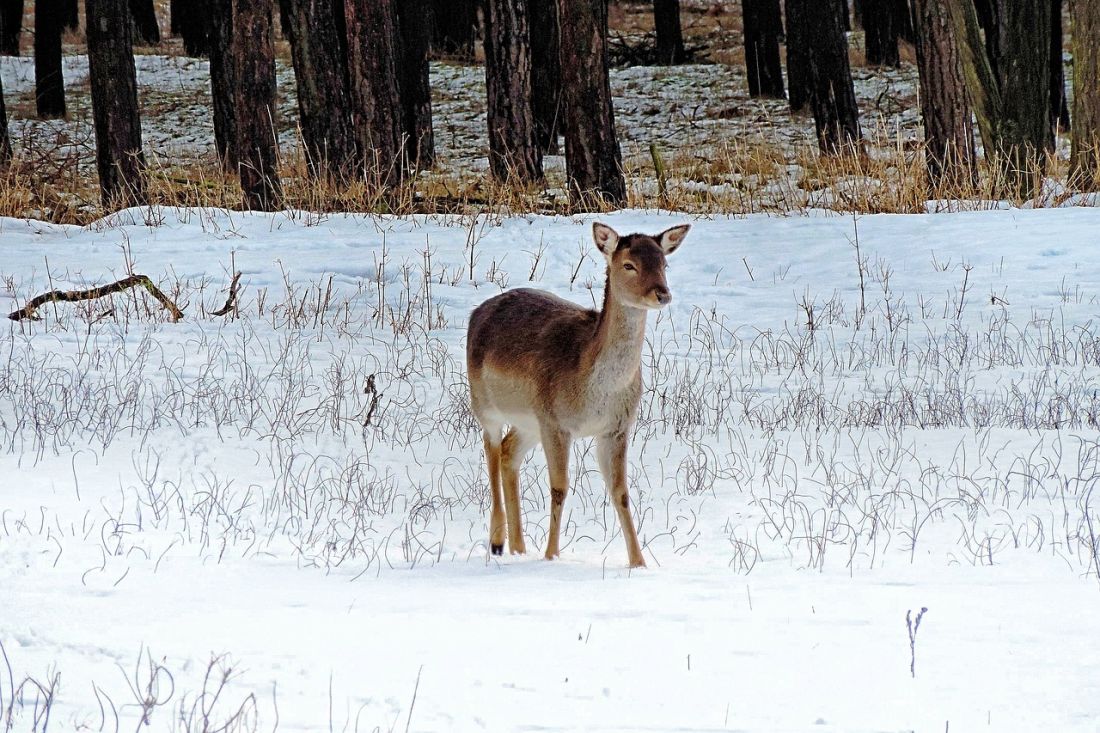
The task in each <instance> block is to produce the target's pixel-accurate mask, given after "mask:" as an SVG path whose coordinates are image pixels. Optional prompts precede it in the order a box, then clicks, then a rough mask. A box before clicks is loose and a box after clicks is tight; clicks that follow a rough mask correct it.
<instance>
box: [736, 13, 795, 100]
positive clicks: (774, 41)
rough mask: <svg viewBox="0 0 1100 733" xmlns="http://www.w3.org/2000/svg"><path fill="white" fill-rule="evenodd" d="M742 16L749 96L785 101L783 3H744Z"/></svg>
mask: <svg viewBox="0 0 1100 733" xmlns="http://www.w3.org/2000/svg"><path fill="white" fill-rule="evenodd" d="M741 12H742V16H743V18H744V26H745V33H744V35H745V66H746V67H747V70H748V76H749V96H750V97H775V98H776V99H783V97H784V96H785V95H784V93H783V67H782V64H781V63H780V60H779V37H780V36H781V35H783V17H782V15H781V13H780V10H779V0H741Z"/></svg>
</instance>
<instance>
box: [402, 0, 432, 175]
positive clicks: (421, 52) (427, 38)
mask: <svg viewBox="0 0 1100 733" xmlns="http://www.w3.org/2000/svg"><path fill="white" fill-rule="evenodd" d="M396 9H397V25H398V26H399V27H400V31H401V41H400V44H399V45H400V47H401V51H400V63H399V64H398V70H397V72H398V78H397V88H398V92H399V94H400V95H401V129H402V131H403V133H404V137H405V141H406V143H405V145H406V148H407V150H408V158H409V164H410V165H411V166H413V167H414V168H415V169H417V170H426V169H429V168H431V167H432V164H433V163H434V162H435V135H434V132H433V130H432V87H431V67H430V65H429V63H428V55H429V52H430V51H431V44H432V25H431V17H432V16H431V13H432V6H431V3H430V2H429V0H397V3H396Z"/></svg>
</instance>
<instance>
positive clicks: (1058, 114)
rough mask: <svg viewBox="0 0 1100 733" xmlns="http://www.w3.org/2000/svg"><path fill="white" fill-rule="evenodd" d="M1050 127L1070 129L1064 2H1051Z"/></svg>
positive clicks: (1060, 0) (1058, 0) (1052, 0)
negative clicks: (1063, 30) (1064, 57)
mask: <svg viewBox="0 0 1100 733" xmlns="http://www.w3.org/2000/svg"><path fill="white" fill-rule="evenodd" d="M1094 40H1100V39H1094ZM1050 125H1051V127H1052V128H1055V129H1059V128H1060V129H1062V130H1068V129H1069V106H1068V105H1067V104H1066V74H1065V70H1064V69H1063V68H1062V0H1051V4H1050Z"/></svg>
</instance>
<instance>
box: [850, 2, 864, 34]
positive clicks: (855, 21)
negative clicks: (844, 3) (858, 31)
mask: <svg viewBox="0 0 1100 733" xmlns="http://www.w3.org/2000/svg"><path fill="white" fill-rule="evenodd" d="M852 25H853V27H855V26H858V27H860V28H862V27H863V0H852Z"/></svg>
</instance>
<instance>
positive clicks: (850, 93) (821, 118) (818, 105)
mask: <svg viewBox="0 0 1100 733" xmlns="http://www.w3.org/2000/svg"><path fill="white" fill-rule="evenodd" d="M868 8H869V5H866V4H865V5H864V12H865V13H866V12H867V10H868ZM787 10H788V13H789V14H790V17H791V18H794V19H797V22H798V23H799V24H801V25H802V28H801V29H800V30H799V34H800V35H801V37H802V38H805V39H807V40H808V43H806V55H807V57H808V60H807V64H806V67H807V70H808V73H809V88H810V99H809V102H810V107H811V109H812V110H813V113H814V126H815V128H816V129H817V142H818V146H819V147H820V148H821V152H823V153H828V154H837V153H842V152H855V151H856V150H858V148H859V145H860V137H861V134H860V129H859V109H858V108H857V107H856V95H855V90H854V88H853V86H852V73H851V70H850V69H849V67H848V40H847V38H846V37H845V35H844V28H843V27H842V26H841V18H840V0H787Z"/></svg>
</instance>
